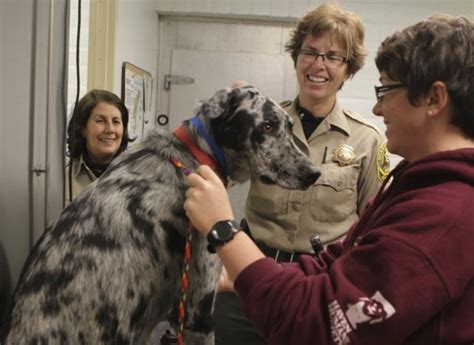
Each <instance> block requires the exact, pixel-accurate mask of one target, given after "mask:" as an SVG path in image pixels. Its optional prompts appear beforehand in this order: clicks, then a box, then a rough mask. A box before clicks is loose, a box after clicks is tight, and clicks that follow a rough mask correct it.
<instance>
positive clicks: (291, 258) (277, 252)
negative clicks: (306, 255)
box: [274, 249, 295, 263]
mask: <svg viewBox="0 0 474 345" xmlns="http://www.w3.org/2000/svg"><path fill="white" fill-rule="evenodd" d="M279 256H280V249H277V250H276V253H275V257H274V259H275V262H278V257H279ZM294 258H295V252H293V251H292V252H291V255H290V260H288V262H289V263H292V262H293V260H294Z"/></svg>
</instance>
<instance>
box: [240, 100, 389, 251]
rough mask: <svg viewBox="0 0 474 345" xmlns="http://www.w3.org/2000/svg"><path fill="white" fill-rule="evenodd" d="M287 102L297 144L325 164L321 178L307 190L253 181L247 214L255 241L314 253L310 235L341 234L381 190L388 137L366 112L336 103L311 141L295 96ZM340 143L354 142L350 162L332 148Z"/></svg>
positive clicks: (324, 237) (335, 236)
mask: <svg viewBox="0 0 474 345" xmlns="http://www.w3.org/2000/svg"><path fill="white" fill-rule="evenodd" d="M282 106H283V107H284V108H285V109H286V110H287V111H288V112H289V113H290V115H291V116H292V117H293V119H294V126H293V136H294V139H295V142H296V144H297V145H298V147H299V148H300V149H301V150H302V151H303V152H304V153H305V154H306V155H308V157H310V159H311V161H312V162H314V163H315V164H317V165H318V166H319V167H320V169H321V177H320V178H319V179H318V180H317V181H316V182H315V183H314V184H313V185H312V186H310V187H309V188H308V189H307V190H306V191H298V190H286V189H283V188H281V187H278V186H275V185H266V184H263V183H261V182H259V181H256V180H252V181H251V185H250V191H249V195H248V198H247V204H246V208H245V214H246V218H247V221H248V224H249V227H250V229H251V232H252V235H253V237H254V238H255V239H256V240H258V241H262V242H264V243H265V244H266V245H268V246H270V247H273V248H277V249H281V250H285V251H288V252H291V251H295V252H312V249H311V245H310V242H309V237H310V235H312V234H315V233H316V234H319V235H320V238H321V240H322V241H323V243H329V242H333V241H335V240H338V239H340V238H342V237H343V236H344V235H345V234H346V232H347V231H348V230H349V228H350V226H351V225H352V224H353V223H354V222H355V221H356V220H357V219H358V216H359V214H360V213H361V211H362V210H363V208H364V207H365V205H366V204H367V201H368V199H369V198H370V197H372V196H374V195H375V194H376V192H377V190H378V188H379V186H380V184H381V180H382V178H379V175H378V174H377V152H378V151H379V153H380V152H381V151H380V149H381V150H382V153H386V151H384V147H385V146H384V145H383V143H384V141H385V138H384V137H383V135H382V134H381V133H380V132H379V130H378V129H377V128H376V127H374V126H373V125H371V124H370V123H369V122H368V121H367V120H365V119H364V118H363V117H362V116H361V115H358V114H355V113H353V112H350V111H346V110H342V108H341V107H340V106H339V105H338V104H337V103H336V104H335V106H334V108H333V110H332V111H331V112H330V113H329V114H328V116H327V117H326V118H325V119H324V120H323V121H322V122H321V123H320V124H319V126H318V127H317V128H316V130H315V131H314V132H313V133H312V135H311V137H310V138H308V140H306V137H305V135H304V132H303V127H302V124H301V121H300V119H299V117H298V114H297V111H296V109H295V105H294V101H293V102H291V101H287V102H284V103H282ZM341 145H349V146H351V147H352V148H353V150H354V153H355V155H356V158H355V160H354V161H353V162H351V163H350V164H349V165H347V166H342V165H341V164H339V163H338V162H337V161H335V160H333V150H335V149H337V148H339V147H341ZM325 151H326V154H325ZM324 156H325V158H324ZM386 157H387V155H386V154H385V158H386ZM336 160H337V159H336ZM385 163H387V162H385ZM387 169H388V168H387Z"/></svg>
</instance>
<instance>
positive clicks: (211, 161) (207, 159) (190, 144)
mask: <svg viewBox="0 0 474 345" xmlns="http://www.w3.org/2000/svg"><path fill="white" fill-rule="evenodd" d="M173 134H174V136H175V137H176V138H178V139H179V140H180V141H181V142H182V143H183V144H184V145H186V147H187V148H188V149H189V151H191V154H192V155H193V156H194V158H196V160H197V161H198V162H199V164H205V165H207V166H209V167H210V168H211V169H212V170H214V171H215V172H216V173H217V174H218V175H219V177H220V178H221V179H222V181H223V182H224V184H225V185H227V176H225V175H223V174H222V169H221V168H220V166H219V164H218V162H217V161H216V159H215V158H214V157H213V156H211V155H210V154H208V153H207V152H204V151H203V150H201V148H199V147H198V146H197V145H196V142H195V141H194V140H193V139H192V138H191V136H190V135H189V133H188V131H187V130H186V128H185V127H184V126H180V127H178V128H176V129H175V130H174V131H173ZM176 162H177V161H176ZM172 163H173V165H175V166H177V165H176V163H175V162H173V161H172ZM179 164H180V165H182V163H181V162H179ZM183 167H184V165H183ZM179 168H181V166H179Z"/></svg>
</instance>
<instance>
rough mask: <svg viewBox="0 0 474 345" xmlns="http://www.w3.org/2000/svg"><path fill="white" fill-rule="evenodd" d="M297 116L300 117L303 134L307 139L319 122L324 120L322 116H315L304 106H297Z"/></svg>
mask: <svg viewBox="0 0 474 345" xmlns="http://www.w3.org/2000/svg"><path fill="white" fill-rule="evenodd" d="M297 111H298V116H299V117H300V119H301V124H302V125H303V131H304V136H305V137H306V139H308V138H309V137H310V136H311V134H313V132H314V131H315V129H316V128H318V126H319V124H320V123H321V122H322V121H323V120H324V118H323V117H315V116H313V114H311V112H310V111H309V110H307V109H305V108H302V107H299V108H298V109H297Z"/></svg>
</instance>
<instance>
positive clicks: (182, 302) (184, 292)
mask: <svg viewBox="0 0 474 345" xmlns="http://www.w3.org/2000/svg"><path fill="white" fill-rule="evenodd" d="M171 163H172V164H173V165H174V166H175V167H176V168H178V169H181V170H182V171H183V173H184V174H185V175H189V174H190V173H191V170H190V169H189V168H188V167H186V166H185V165H184V164H183V163H181V162H180V161H179V160H177V159H173V158H172V159H171ZM192 240H193V226H192V224H191V223H189V224H188V229H187V234H186V245H185V246H184V257H183V270H182V273H181V287H180V299H179V306H178V332H177V333H178V334H177V340H178V345H183V344H184V336H183V334H184V319H185V316H186V300H187V298H188V289H189V265H190V262H191V241H192Z"/></svg>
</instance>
